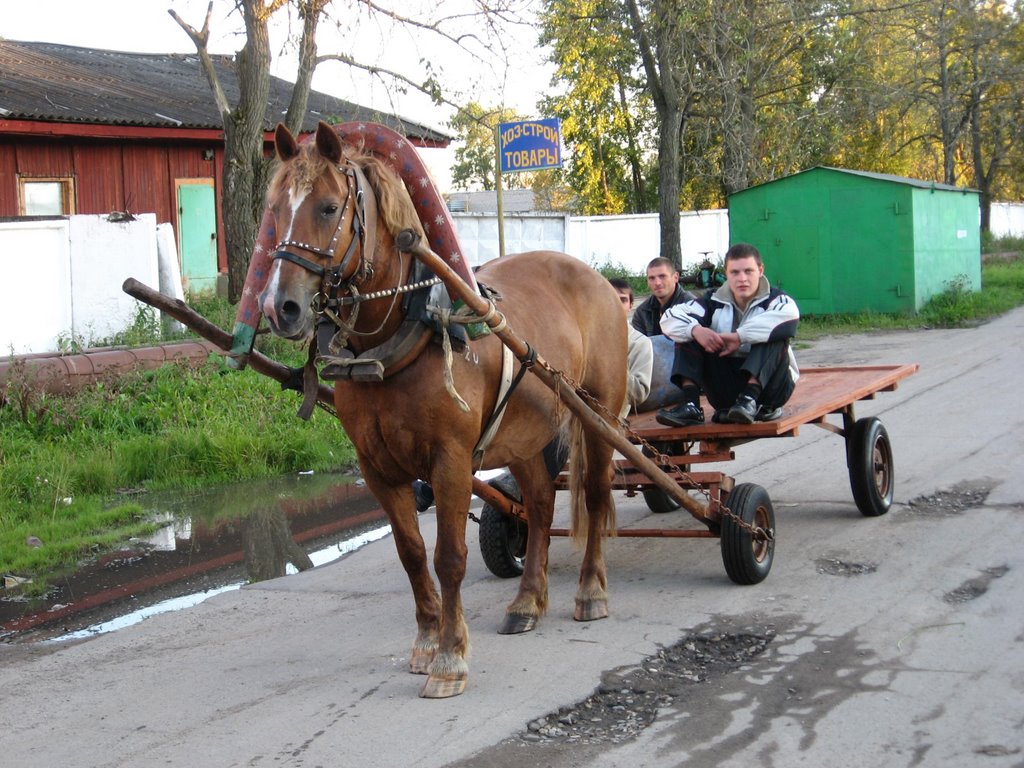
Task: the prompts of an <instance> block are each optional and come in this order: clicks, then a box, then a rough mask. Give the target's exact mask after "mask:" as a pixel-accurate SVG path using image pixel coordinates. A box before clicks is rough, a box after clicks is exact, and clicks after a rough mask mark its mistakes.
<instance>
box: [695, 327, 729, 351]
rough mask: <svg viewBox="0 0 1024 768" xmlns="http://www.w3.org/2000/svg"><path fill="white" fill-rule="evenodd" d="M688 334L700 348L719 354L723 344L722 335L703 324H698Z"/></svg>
mask: <svg viewBox="0 0 1024 768" xmlns="http://www.w3.org/2000/svg"><path fill="white" fill-rule="evenodd" d="M690 336H691V337H693V340H694V341H696V342H697V343H698V344H700V346H701V349H703V350H704V351H705V352H711V353H715V352H717V353H719V354H721V350H722V348H723V347H724V346H725V342H724V341H723V338H722V336H720V335H719V334H718V333H716V332H715V331H713V330H711V329H710V328H705V327H704V326H703V325H698V326H697V327H696V328H694V329H693V330H692V331H690Z"/></svg>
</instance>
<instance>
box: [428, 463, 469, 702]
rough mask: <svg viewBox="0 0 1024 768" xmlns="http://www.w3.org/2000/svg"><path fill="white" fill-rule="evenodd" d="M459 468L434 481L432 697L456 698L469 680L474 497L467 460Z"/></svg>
mask: <svg viewBox="0 0 1024 768" xmlns="http://www.w3.org/2000/svg"><path fill="white" fill-rule="evenodd" d="M456 466H457V468H456V469H451V470H448V469H445V470H441V471H435V473H434V475H433V477H432V483H433V486H434V497H435V505H436V509H437V544H436V546H435V548H434V571H435V573H436V574H437V580H438V583H439V584H440V586H441V632H440V636H439V638H438V647H437V652H436V653H435V654H434V658H433V660H432V661H431V662H430V667H429V669H428V673H427V674H428V676H427V681H426V683H424V685H423V689H422V690H421V691H420V696H422V697H423V698H428V699H439V698H447V697H449V696H458V695H459V694H460V693H462V692H463V691H464V690H466V682H467V680H468V679H469V662H468V657H469V628H468V627H467V626H466V621H465V617H464V615H463V610H462V582H463V579H464V578H465V576H466V555H467V547H466V521H467V519H468V517H469V500H470V496H471V493H472V473H471V471H470V469H469V466H470V465H469V462H468V461H466V462H465V463H464V464H461V463H460V464H457V465H456Z"/></svg>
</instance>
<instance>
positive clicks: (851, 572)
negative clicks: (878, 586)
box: [814, 557, 878, 576]
mask: <svg viewBox="0 0 1024 768" xmlns="http://www.w3.org/2000/svg"><path fill="white" fill-rule="evenodd" d="M814 565H815V566H816V567H817V569H818V573H823V574H826V575H828V576H861V575H862V574H865V573H874V572H875V571H877V570H878V566H877V565H876V564H875V563H850V562H847V561H846V560H839V559H838V558H834V557H819V558H818V559H817V560H815V561H814Z"/></svg>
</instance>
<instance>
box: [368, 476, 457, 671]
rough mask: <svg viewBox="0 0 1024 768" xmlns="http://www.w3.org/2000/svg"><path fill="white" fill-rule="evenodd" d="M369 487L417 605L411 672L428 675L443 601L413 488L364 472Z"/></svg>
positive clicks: (434, 651) (435, 647) (410, 660)
mask: <svg viewBox="0 0 1024 768" xmlns="http://www.w3.org/2000/svg"><path fill="white" fill-rule="evenodd" d="M363 474H364V477H365V478H366V482H367V485H368V486H369V487H370V490H371V491H372V492H373V495H374V496H375V497H376V499H377V501H379V502H380V504H381V506H382V507H383V508H384V511H385V512H387V515H388V520H389V521H390V522H391V532H392V533H393V535H394V538H395V548H396V549H397V550H398V559H399V560H400V561H401V562H402V567H403V568H405V573H406V575H407V576H408V577H409V584H410V585H411V586H412V594H413V599H414V600H415V602H416V639H415V640H414V641H413V645H412V651H411V653H410V654H409V671H410V672H412V673H413V674H417V675H425V674H427V669H428V667H429V666H430V662H431V661H432V660H433V658H434V655H435V654H436V652H437V647H438V642H439V638H440V632H441V599H440V597H439V596H438V594H437V589H436V588H435V586H434V580H433V578H431V576H430V569H429V567H428V561H427V550H426V547H425V546H424V543H423V536H422V535H421V534H420V528H419V521H418V519H417V517H416V502H415V500H414V498H413V493H412V486H410V485H400V486H390V485H384V484H383V481H381V480H380V479H379V478H377V477H376V476H374V475H373V474H372V473H370V472H366V471H364V473H363Z"/></svg>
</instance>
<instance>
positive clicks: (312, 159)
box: [267, 141, 424, 237]
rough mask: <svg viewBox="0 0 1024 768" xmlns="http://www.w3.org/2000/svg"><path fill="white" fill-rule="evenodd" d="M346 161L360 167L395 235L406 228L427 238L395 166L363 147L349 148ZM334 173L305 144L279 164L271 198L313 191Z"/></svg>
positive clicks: (387, 223) (381, 215)
mask: <svg viewBox="0 0 1024 768" xmlns="http://www.w3.org/2000/svg"><path fill="white" fill-rule="evenodd" d="M344 152H345V158H346V159H347V160H349V161H350V162H352V163H353V164H355V165H357V166H359V168H360V169H361V170H362V171H363V174H364V175H365V176H366V180H367V181H368V182H369V184H370V186H371V187H372V188H373V191H374V193H375V194H376V197H377V215H378V216H379V217H380V218H381V220H382V221H383V222H384V226H385V227H386V228H387V230H388V232H390V233H391V235H392V236H397V235H398V233H399V232H401V231H402V230H403V229H412V230H414V231H415V232H417V233H418V234H419V235H420V236H421V237H422V236H423V235H424V232H423V225H422V224H421V223H420V219H419V215H418V214H417V213H416V206H415V205H414V204H413V201H412V198H411V197H410V196H409V191H408V190H407V189H406V187H405V183H404V182H403V181H402V180H401V179H400V178H399V176H398V174H397V173H396V172H395V171H394V170H393V169H392V168H391V166H390V165H389V164H388V163H387V162H385V161H384V160H382V159H381V158H380V157H378V156H377V155H375V154H373V153H371V152H369V151H367V150H365V149H362V148H359V147H352V146H349V145H345V148H344ZM328 170H330V163H328V161H327V160H326V159H325V158H324V157H323V155H321V154H320V153H319V152H317V150H316V145H315V143H314V142H312V141H309V142H306V143H304V144H302V145H301V146H300V148H299V152H298V154H297V155H296V156H295V157H293V158H292V159H291V160H289V161H288V162H283V163H280V164H279V165H278V169H277V171H276V172H275V173H274V176H273V178H272V179H271V182H270V186H269V188H268V193H267V199H268V200H269V199H271V198H274V197H277V196H278V195H281V194H283V193H284V192H286V191H287V190H288V189H289V188H291V189H295V190H298V191H309V190H310V189H312V187H313V183H314V182H315V181H316V180H317V179H318V178H319V177H320V176H321V175H322V174H324V173H326V172H328Z"/></svg>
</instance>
